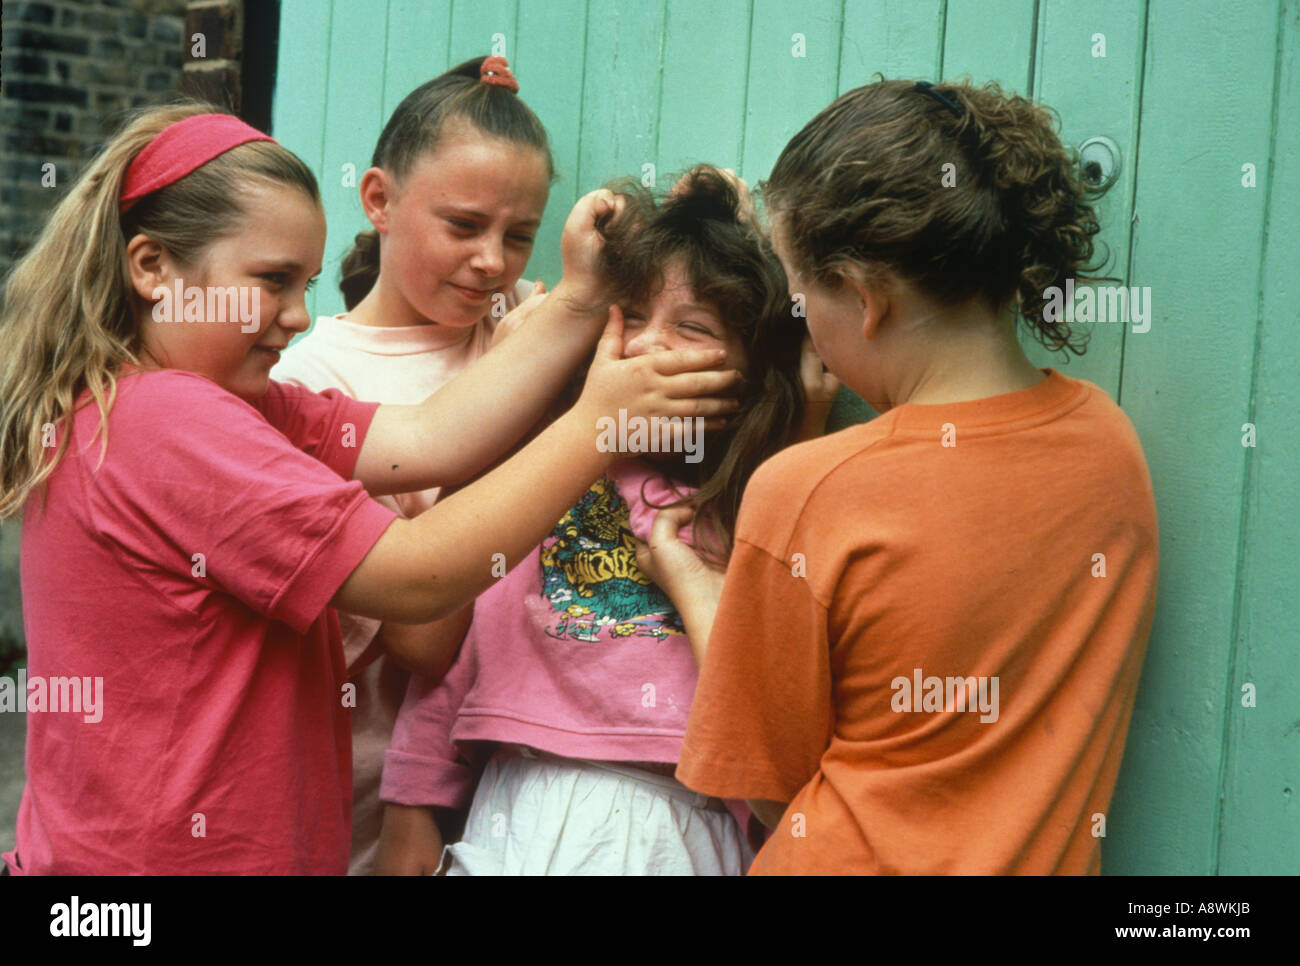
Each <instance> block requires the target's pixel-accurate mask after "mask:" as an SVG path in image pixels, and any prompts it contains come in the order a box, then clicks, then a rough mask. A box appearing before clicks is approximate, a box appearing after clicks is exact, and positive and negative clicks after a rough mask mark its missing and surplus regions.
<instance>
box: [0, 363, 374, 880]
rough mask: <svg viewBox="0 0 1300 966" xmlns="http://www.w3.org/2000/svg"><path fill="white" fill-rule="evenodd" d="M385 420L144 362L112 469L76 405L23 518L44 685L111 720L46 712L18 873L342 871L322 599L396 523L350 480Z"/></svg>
mask: <svg viewBox="0 0 1300 966" xmlns="http://www.w3.org/2000/svg"><path fill="white" fill-rule="evenodd" d="M376 408H377V407H376V405H374V404H371V403H359V402H355V401H353V400H351V399H349V398H347V397H346V396H344V395H343V394H342V393H326V394H321V395H318V394H316V393H311V392H308V391H306V390H303V389H300V388H297V387H293V386H284V385H281V384H279V383H276V382H272V383H271V385H270V388H269V389H268V391H267V393H266V395H265V396H264V397H263V398H262V399H260V400H258V401H257V403H256V405H250V404H249V403H247V402H244V401H243V400H241V399H239V398H237V397H236V396H234V395H232V394H231V393H229V392H226V391H225V390H223V389H222V388H220V387H219V386H217V385H216V384H215V383H213V382H211V381H209V380H207V379H205V378H203V377H201V376H197V375H194V374H191V373H187V372H181V371H177V370H161V371H146V372H135V373H131V374H128V375H124V376H123V377H121V378H120V379H119V381H118V394H117V400H116V402H115V404H114V406H113V408H112V411H111V413H110V416H109V421H108V453H107V456H106V457H105V458H104V460H103V462H102V463H100V461H99V457H100V441H101V440H100V437H99V436H98V434H96V432H95V431H96V429H97V427H98V424H99V411H98V409H97V408H96V407H95V406H94V405H93V404H92V405H89V406H86V407H84V408H82V409H80V410H79V411H78V412H77V413H76V415H75V417H74V418H73V421H72V430H71V438H70V440H69V445H68V449H67V452H66V453H65V455H64V456H63V459H62V461H61V462H60V463H59V465H58V467H57V468H56V469H55V471H54V473H53V474H51V476H50V478H49V481H48V489H47V494H46V500H45V504H44V507H42V506H41V502H40V497H39V496H34V497H33V499H32V500H31V501H30V502H29V503H28V505H27V507H26V511H25V515H24V518H23V533H22V585H23V616H24V620H25V626H26V631H27V644H28V656H29V664H28V669H27V675H28V682H29V683H28V687H29V691H30V689H31V688H32V681H33V679H41V680H45V681H49V680H50V679H51V678H55V677H63V676H77V677H80V678H83V680H84V679H86V678H89V679H92V682H93V681H94V679H101V680H102V702H101V704H100V707H99V709H98V715H99V720H97V721H88V720H87V717H88V716H87V715H85V714H81V713H71V712H68V711H55V710H51V711H45V712H38V711H29V713H28V718H27V754H26V770H27V784H26V787H25V788H24V790H23V798H22V803H21V805H20V807H19V813H18V830H17V848H16V849H15V851H14V852H10V853H7V854H6V855H5V856H4V858H5V861H6V862H7V863H8V866H9V868H10V870H11V871H12V872H14V873H16V874H18V873H28V874H64V875H86V874H89V875H95V874H130V873H149V874H223V873H242V874H340V873H342V872H343V871H344V869H345V868H346V864H347V856H348V836H349V829H350V815H349V811H350V803H351V789H350V777H351V750H350V746H349V733H348V714H347V710H346V709H345V708H344V707H343V701H342V695H341V691H340V689H341V687H342V684H343V681H344V669H343V652H342V647H341V645H340V639H339V631H338V623H337V620H336V619H335V618H334V617H333V614H332V612H331V611H330V610H329V609H328V607H327V604H328V602H329V600H330V598H331V597H333V595H334V593H335V592H336V591H337V590H338V588H339V587H340V586H341V585H342V583H343V581H344V580H345V579H346V578H347V576H348V575H349V574H350V573H351V572H352V570H353V569H354V568H355V567H356V566H357V564H358V563H359V562H360V561H361V559H362V558H363V557H364V556H365V555H366V553H367V552H369V550H370V549H371V547H372V546H373V545H374V543H375V541H376V540H377V539H378V538H379V537H380V535H381V534H382V533H383V532H384V530H386V529H387V528H388V526H389V525H390V524H391V522H392V520H393V518H394V514H393V513H392V511H391V510H388V509H386V508H384V507H381V506H380V505H379V504H377V503H375V502H374V501H373V500H371V499H370V498H369V497H368V496H367V495H366V492H365V490H364V489H363V488H362V486H361V484H360V483H358V482H351V481H349V478H350V477H351V475H352V471H353V468H354V466H355V463H356V458H357V453H358V452H359V449H360V446H361V443H362V441H363V440H364V439H365V435H366V432H367V430H368V429H369V426H370V422H371V420H372V419H373V417H374V413H375V409H376ZM92 437H93V438H92ZM96 686H97V687H99V685H96ZM51 693H53V692H51ZM29 707H30V702H29ZM91 717H93V716H91ZM19 863H21V865H20V864H19Z"/></svg>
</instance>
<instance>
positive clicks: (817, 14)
mask: <svg viewBox="0 0 1300 966" xmlns="http://www.w3.org/2000/svg"><path fill="white" fill-rule="evenodd" d="M840 15H841V6H840V2H839V0H810V2H807V3H801V4H799V5H798V6H791V5H787V4H784V3H779V2H777V0H754V14H753V25H752V27H751V29H750V53H749V80H748V82H749V93H748V99H747V103H748V108H747V110H746V112H745V146H744V153H743V155H742V159H741V170H740V174H741V176H742V177H744V178H745V180H747V181H749V182H750V183H751V184H752V183H754V182H757V181H759V180H760V179H762V178H766V177H767V176H768V175H769V174H770V173H771V171H772V165H773V164H775V163H776V159H777V157H778V156H780V154H781V149H782V148H784V147H785V146H786V143H787V142H788V141H789V140H790V138H792V137H794V135H795V134H797V133H798V132H799V130H800V128H802V127H803V126H804V125H805V124H807V123H808V122H809V121H811V120H812V119H813V117H814V116H815V115H816V114H817V112H819V111H820V110H821V109H822V108H824V107H826V105H828V104H830V102H831V101H833V100H834V99H835V94H836V91H837V87H838V84H839V74H840V29H841V20H840ZM796 34H797V35H799V36H798V37H796V36H795V35H796Z"/></svg>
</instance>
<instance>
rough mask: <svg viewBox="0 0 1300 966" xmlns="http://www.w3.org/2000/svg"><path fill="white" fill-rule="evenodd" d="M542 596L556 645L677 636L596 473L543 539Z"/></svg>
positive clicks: (623, 505) (607, 485) (677, 625)
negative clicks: (584, 491)
mask: <svg viewBox="0 0 1300 966" xmlns="http://www.w3.org/2000/svg"><path fill="white" fill-rule="evenodd" d="M541 561H542V594H543V596H544V597H545V598H546V599H547V600H548V601H549V602H550V605H551V609H552V612H553V613H552V616H551V618H550V619H549V620H548V621H547V623H546V633H547V635H549V636H550V637H553V638H556V639H557V640H565V639H568V640H574V641H583V642H585V643H595V642H597V641H599V640H600V639H601V637H602V635H603V636H604V638H605V639H606V640H618V639H621V638H628V637H653V638H655V639H656V640H663V639H664V638H666V637H668V636H669V635H672V634H683V633H684V630H683V627H682V619H681V617H680V616H679V615H678V613H677V611H676V610H675V609H674V608H673V605H672V603H671V602H670V601H669V600H668V597H667V596H666V595H665V594H664V592H663V591H662V590H660V589H659V588H658V587H657V586H655V585H654V584H653V583H651V582H650V578H648V577H647V576H646V575H645V574H644V573H642V572H641V568H640V567H638V566H637V564H636V550H635V549H634V547H633V543H632V530H631V528H630V527H629V524H628V505H627V501H625V500H624V499H623V497H622V496H621V495H620V494H619V492H618V488H617V487H615V485H614V481H613V480H611V479H610V478H609V477H608V476H602V477H601V478H600V479H599V480H597V481H596V482H595V483H594V484H592V486H591V489H589V490H587V492H586V493H585V494H583V496H582V499H581V500H579V501H578V502H577V504H576V505H575V506H573V507H571V508H570V509H569V512H568V513H566V514H565V515H564V517H563V518H562V519H561V520H560V522H559V523H558V524H556V527H555V529H554V530H553V531H551V535H550V536H549V537H547V538H546V539H545V540H543V541H542V553H541Z"/></svg>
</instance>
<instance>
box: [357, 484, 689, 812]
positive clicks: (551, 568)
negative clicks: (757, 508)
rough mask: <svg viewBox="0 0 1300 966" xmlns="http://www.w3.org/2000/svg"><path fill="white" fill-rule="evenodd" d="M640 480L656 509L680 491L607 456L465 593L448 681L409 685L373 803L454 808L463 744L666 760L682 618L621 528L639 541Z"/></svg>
mask: <svg viewBox="0 0 1300 966" xmlns="http://www.w3.org/2000/svg"><path fill="white" fill-rule="evenodd" d="M642 484H645V494H646V496H647V497H648V498H649V500H650V501H651V502H654V503H657V504H661V505H662V504H666V503H670V502H672V501H673V500H675V499H677V498H678V497H679V496H680V495H684V494H685V493H688V492H689V491H688V490H683V491H682V492H681V493H677V492H674V491H672V490H671V489H670V488H669V487H668V485H667V482H666V481H665V480H664V479H663V477H662V476H660V475H659V474H658V473H656V472H654V471H653V470H652V469H651V468H650V467H649V466H648V465H647V464H645V463H642V462H640V461H639V460H626V461H621V462H619V463H616V464H615V465H614V466H612V467H611V468H610V470H609V473H608V474H607V475H606V476H603V477H601V479H599V480H598V481H597V482H596V483H595V484H593V485H592V487H591V489H589V490H588V491H587V493H586V495H585V496H583V498H582V499H581V500H579V501H578V504H577V505H576V506H574V507H573V508H572V509H570V510H569V512H568V513H566V514H565V516H564V518H563V519H562V520H560V522H559V523H558V524H557V525H556V527H555V530H554V531H553V532H552V533H551V535H550V536H549V537H547V538H546V540H544V541H543V542H542V544H541V546H539V547H537V548H536V549H535V550H533V552H532V553H530V554H529V555H528V556H527V557H525V558H524V560H523V561H522V562H521V563H519V564H518V565H517V566H516V567H515V568H514V569H513V570H511V571H510V572H509V573H508V574H506V575H505V576H504V577H503V578H502V579H501V580H500V581H499V582H498V583H497V584H496V585H495V586H493V587H492V588H490V589H489V590H487V591H486V592H485V593H483V594H482V595H481V596H480V597H479V598H478V601H477V602H476V603H475V606H474V621H473V623H472V624H471V626H470V629H469V632H468V634H467V636H466V638H465V643H464V645H463V646H462V648H461V651H460V655H459V657H458V658H457V660H456V663H455V665H453V667H452V669H451V670H450V671H449V672H448V673H447V676H446V677H445V678H444V679H443V680H442V681H441V682H437V683H435V684H433V685H430V684H428V683H427V682H425V681H423V680H421V679H419V678H416V679H413V680H412V682H411V686H410V689H409V690H408V692H407V695H406V700H405V702H404V703H403V704H402V709H401V712H400V713H399V715H398V719H397V725H396V727H395V729H394V731H393V744H392V747H391V748H390V749H389V750H388V753H387V754H386V755H385V758H384V774H383V783H382V785H381V788H380V798H381V799H383V800H384V801H389V802H396V803H399V804H404V805H441V806H448V807H458V806H462V805H465V804H467V803H468V802H469V800H470V798H471V797H472V794H473V773H472V771H471V768H470V766H469V765H468V763H467V757H468V756H466V755H462V754H461V752H460V751H459V750H458V747H457V746H458V745H460V744H462V743H465V742H476V741H490V742H513V743H517V744H523V745H528V746H529V747H532V748H537V749H539V750H542V751H547V752H550V753H552V754H556V755H563V756H565V757H568V758H585V759H592V760H597V761H623V762H662V763H667V764H675V763H676V761H677V757H678V752H679V751H680V749H681V744H682V737H683V735H684V733H685V729H686V717H687V714H688V712H689V711H690V707H691V698H692V697H693V695H694V693H695V680H696V674H697V670H696V666H695V658H694V656H693V655H692V652H691V646H690V642H689V641H688V640H687V638H686V635H685V634H684V632H683V630H682V624H681V618H680V617H679V616H678V615H677V612H676V611H675V610H674V609H673V606H672V604H671V603H670V602H669V600H668V598H667V597H666V596H664V594H663V592H662V591H661V590H659V588H658V587H656V586H655V585H654V584H652V583H650V581H649V579H648V578H646V576H645V575H644V574H643V573H642V572H641V570H640V569H639V568H638V567H637V565H636V556H635V552H634V550H633V545H632V539H631V538H632V534H636V535H637V536H638V537H640V538H641V539H645V538H646V537H647V536H648V535H649V532H650V527H651V525H652V524H653V521H654V517H655V514H656V513H657V512H658V510H657V509H656V508H654V507H651V506H647V505H646V501H645V500H643V499H642V497H641V487H642ZM689 529H690V528H689V527H687V528H684V530H683V532H682V537H683V539H687V538H688V537H689V533H688V532H687V531H689Z"/></svg>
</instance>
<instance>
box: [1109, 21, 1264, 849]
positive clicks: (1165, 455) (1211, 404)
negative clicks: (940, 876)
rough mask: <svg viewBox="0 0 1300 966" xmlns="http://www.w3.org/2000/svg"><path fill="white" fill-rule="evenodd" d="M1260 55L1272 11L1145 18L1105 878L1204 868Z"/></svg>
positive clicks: (1245, 362) (1220, 724) (1250, 285)
mask: <svg viewBox="0 0 1300 966" xmlns="http://www.w3.org/2000/svg"><path fill="white" fill-rule="evenodd" d="M1275 44H1276V7H1274V6H1273V5H1267V6H1265V5H1262V4H1250V5H1245V6H1243V7H1241V8H1237V9H1235V10H1234V12H1233V15H1232V16H1231V17H1225V16H1224V15H1223V10H1222V8H1221V7H1220V5H1219V4H1217V3H1214V2H1210V0H1187V2H1183V0H1152V2H1151V5H1150V9H1149V21H1148V27H1147V49H1146V55H1145V77H1144V81H1143V95H1142V118H1141V125H1142V127H1141V143H1140V146H1139V153H1138V170H1137V195H1136V205H1135V207H1136V217H1137V219H1138V222H1137V225H1136V226H1135V232H1134V236H1133V242H1132V244H1133V257H1132V260H1131V265H1132V268H1131V282H1132V283H1133V284H1134V285H1139V286H1150V288H1151V298H1152V307H1153V311H1152V318H1151V321H1150V331H1148V332H1144V333H1134V332H1132V331H1126V334H1125V347H1124V368H1123V379H1122V383H1121V392H1122V398H1123V403H1124V408H1125V410H1126V411H1127V412H1128V414H1129V416H1130V417H1131V418H1132V420H1133V422H1134V424H1135V426H1136V427H1137V431H1138V434H1139V436H1140V437H1141V440H1142V443H1143V446H1144V448H1145V450H1146V454H1147V460H1148V463H1149V464H1150V467H1151V475H1152V479H1153V482H1154V485H1155V493H1156V505H1157V508H1158V511H1159V514H1160V535H1161V541H1160V553H1161V563H1160V571H1161V573H1160V593H1159V597H1158V601H1157V610H1156V623H1155V631H1154V634H1153V637H1152V641H1151V647H1150V651H1149V653H1148V656H1147V661H1146V667H1145V669H1144V671H1143V675H1142V683H1141V686H1140V688H1139V691H1138V697H1137V709H1136V712H1135V714H1134V718H1133V724H1132V731H1131V733H1130V736H1129V740H1128V749H1127V752H1126V755H1125V762H1124V770H1123V775H1122V778H1121V783H1120V786H1119V789H1118V791H1117V794H1116V799H1115V804H1114V806H1113V812H1114V817H1115V818H1116V819H1120V820H1118V821H1112V822H1108V823H1107V832H1108V840H1107V845H1108V846H1109V848H1108V850H1107V852H1106V856H1107V857H1108V860H1109V861H1110V863H1111V871H1115V872H1142V873H1146V874H1166V873H1189V874H1207V873H1210V872H1213V870H1214V862H1215V840H1216V835H1217V831H1216V820H1215V815H1216V812H1217V808H1218V798H1219V789H1218V784H1219V780H1220V767H1221V760H1220V759H1221V751H1222V742H1223V740H1224V737H1225V730H1224V729H1225V718H1224V715H1225V708H1224V693H1225V689H1226V683H1225V679H1226V676H1227V674H1228V668H1229V665H1230V662H1231V659H1232V649H1233V639H1232V638H1233V634H1232V617H1233V594H1232V592H1231V588H1232V587H1233V585H1234V579H1235V572H1236V568H1237V565H1238V551H1239V547H1240V540H1241V521H1240V506H1241V493H1242V485H1243V482H1244V474H1243V467H1244V462H1243V458H1242V447H1241V430H1240V427H1241V424H1242V422H1244V421H1245V417H1244V416H1243V414H1244V413H1246V412H1248V410H1249V401H1250V391H1251V386H1250V373H1251V367H1252V359H1253V355H1254V352H1255V327H1256V319H1257V318H1258V311H1259V305H1258V290H1257V284H1258V281H1259V277H1260V275H1259V272H1260V245H1259V239H1260V236H1261V233H1262V230H1263V227H1264V198H1265V196H1264V193H1263V192H1261V191H1259V190H1254V191H1251V190H1246V189H1243V188H1242V187H1241V184H1240V176H1241V165H1242V163H1243V162H1244V161H1248V160H1250V159H1260V160H1261V161H1262V160H1263V159H1265V158H1267V157H1268V146H1269V138H1270V116H1269V108H1270V98H1269V97H1267V96H1265V97H1261V96H1260V91H1268V90H1270V89H1271V86H1272V81H1273V76H1272V75H1273V63H1274V53H1275ZM1126 329H1131V327H1126Z"/></svg>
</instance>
